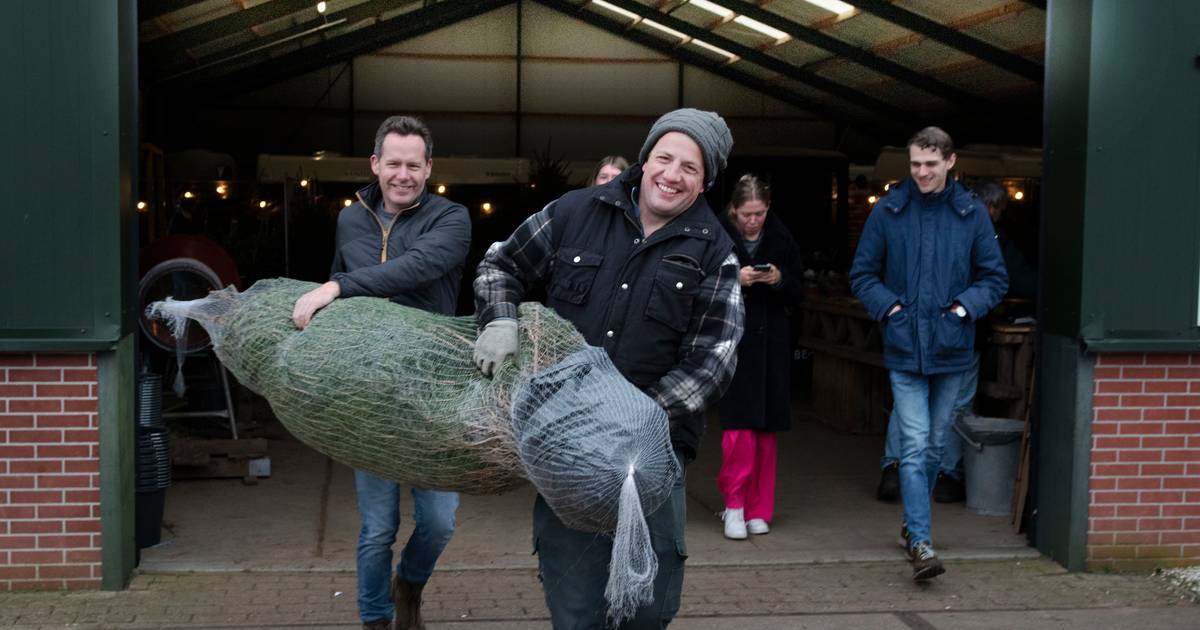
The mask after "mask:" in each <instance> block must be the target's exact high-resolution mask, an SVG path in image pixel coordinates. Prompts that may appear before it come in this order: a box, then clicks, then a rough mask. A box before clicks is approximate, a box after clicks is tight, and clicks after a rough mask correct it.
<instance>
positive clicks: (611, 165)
mask: <svg viewBox="0 0 1200 630" xmlns="http://www.w3.org/2000/svg"><path fill="white" fill-rule="evenodd" d="M627 168H629V161H628V160H626V159H625V158H623V157H621V156H619V155H610V156H608V157H606V158H604V159H602V160H600V163H599V164H597V165H596V170H595V171H594V172H593V173H592V178H591V179H590V180H588V186H599V185H601V184H607V183H608V182H610V181H612V180H613V179H616V177H617V176H618V175H620V174H621V173H622V172H624V170H625V169H627Z"/></svg>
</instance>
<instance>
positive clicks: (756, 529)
mask: <svg viewBox="0 0 1200 630" xmlns="http://www.w3.org/2000/svg"><path fill="white" fill-rule="evenodd" d="M746 531H748V532H750V533H751V534H754V535H756V536H757V535H762V534H766V533H770V531H771V526H770V525H767V522H766V521H764V520H762V519H761V518H752V519H750V520H748V521H746Z"/></svg>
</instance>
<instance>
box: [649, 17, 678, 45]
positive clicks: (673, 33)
mask: <svg viewBox="0 0 1200 630" xmlns="http://www.w3.org/2000/svg"><path fill="white" fill-rule="evenodd" d="M642 24H645V25H646V26H649V27H650V28H656V29H658V30H660V31H662V32H664V33H666V34H668V35H671V36H673V37H678V38H679V40H680V41H684V40H687V39H688V36H687V35H684V34H683V33H680V32H679V31H677V30H675V29H673V28H670V27H667V26H663V25H662V24H659V23H658V22H655V21H654V20H651V19H645V20H642Z"/></svg>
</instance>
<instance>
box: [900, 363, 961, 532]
mask: <svg viewBox="0 0 1200 630" xmlns="http://www.w3.org/2000/svg"><path fill="white" fill-rule="evenodd" d="M890 376H891V380H892V398H893V399H894V402H893V407H892V409H893V411H894V412H895V414H896V420H897V422H896V424H897V425H898V429H899V432H900V498H901V500H902V501H903V502H904V522H905V523H907V524H908V532H909V535H910V537H911V540H912V541H913V542H914V543H917V542H920V541H922V540H932V539H931V538H930V535H929V531H930V520H931V516H930V511H929V497H930V495H931V494H932V493H933V483H934V481H935V480H936V479H937V471H938V465H939V464H940V463H941V461H942V450H943V448H944V446H945V444H946V434H947V432H948V431H950V423H951V421H952V420H953V417H954V403H955V400H956V398H957V396H958V392H959V390H960V389H961V388H962V382H963V379H965V378H966V377H967V374H966V371H965V370H964V371H963V372H953V373H950V374H930V375H925V374H917V373H914V372H901V371H897V370H893V371H892V372H891V373H890Z"/></svg>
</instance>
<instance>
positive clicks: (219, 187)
mask: <svg viewBox="0 0 1200 630" xmlns="http://www.w3.org/2000/svg"><path fill="white" fill-rule="evenodd" d="M227 190H229V189H228V188H226V187H225V184H217V194H218V195H224V194H225V192H226V191H227Z"/></svg>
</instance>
